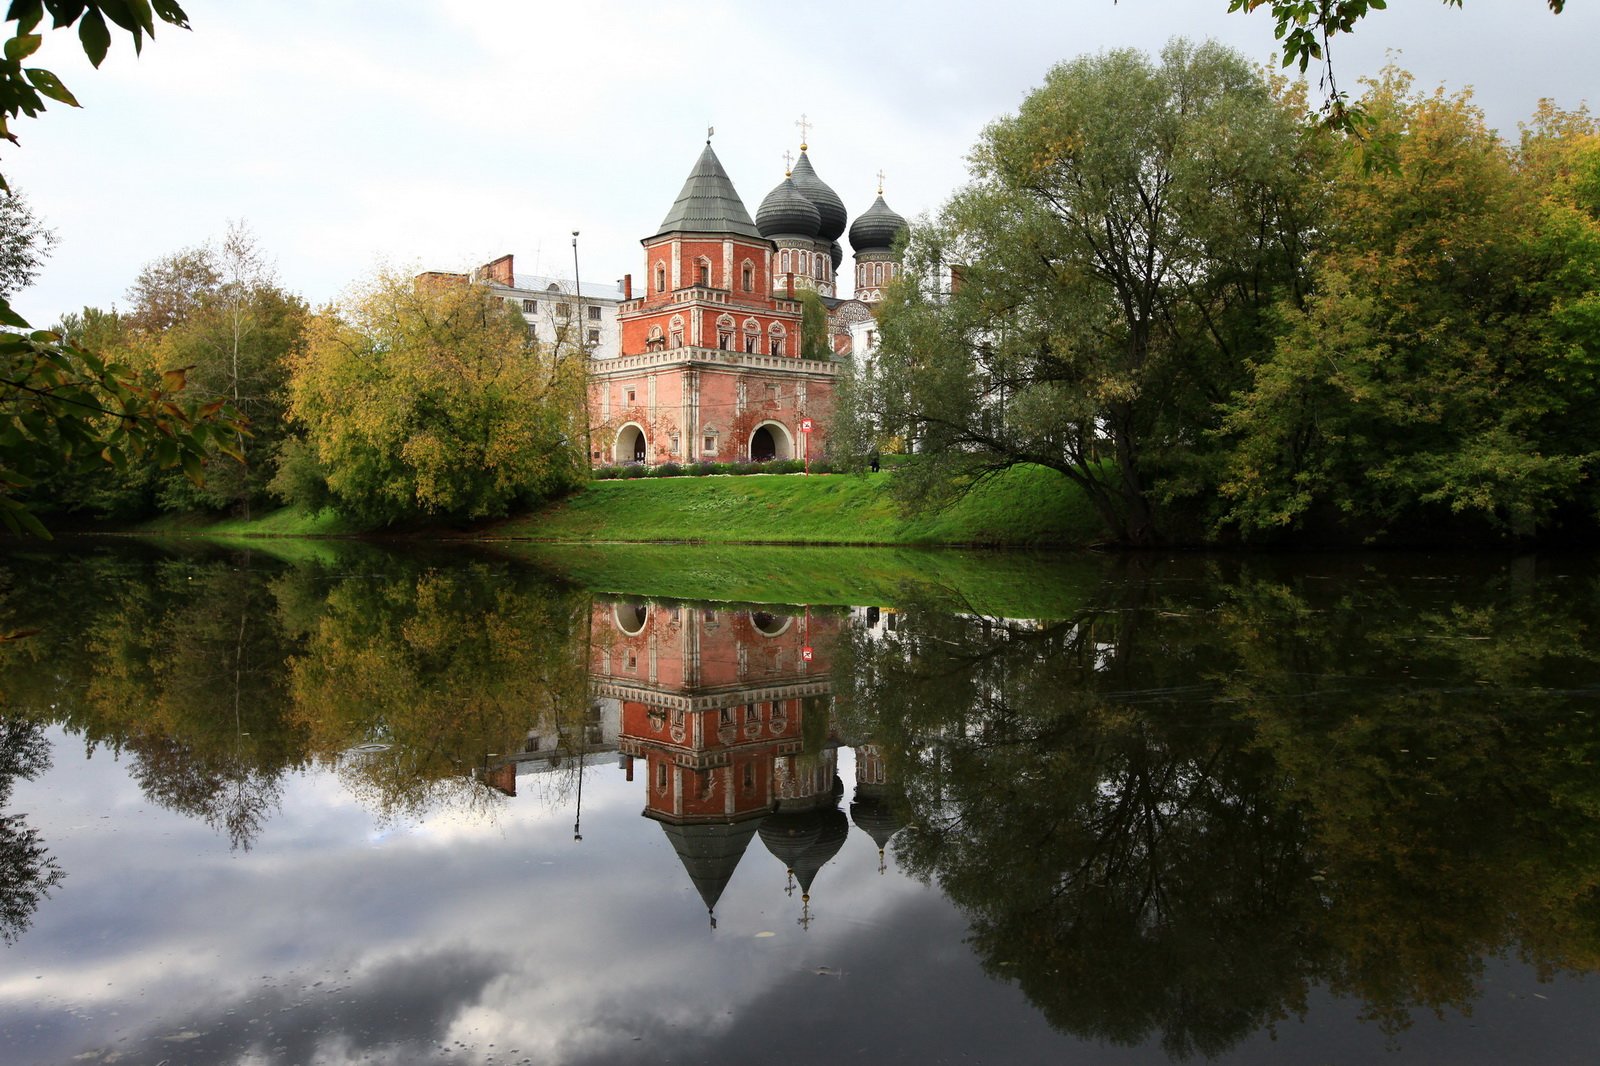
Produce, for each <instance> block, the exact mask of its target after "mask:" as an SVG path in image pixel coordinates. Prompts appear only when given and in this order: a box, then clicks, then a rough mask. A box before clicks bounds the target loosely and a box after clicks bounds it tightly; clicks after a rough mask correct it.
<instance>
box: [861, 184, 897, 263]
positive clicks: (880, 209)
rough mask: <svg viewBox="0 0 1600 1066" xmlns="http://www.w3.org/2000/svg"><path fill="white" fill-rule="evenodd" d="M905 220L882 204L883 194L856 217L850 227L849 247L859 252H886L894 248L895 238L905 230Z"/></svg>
mask: <svg viewBox="0 0 1600 1066" xmlns="http://www.w3.org/2000/svg"><path fill="white" fill-rule="evenodd" d="M906 228H907V227H906V220H905V219H904V218H902V217H901V216H900V215H898V214H896V213H895V212H894V211H893V210H891V209H890V207H889V205H888V204H886V203H884V202H883V194H882V193H879V194H878V198H877V199H876V200H874V201H872V206H871V207H869V208H867V209H866V211H864V212H862V213H861V214H860V215H858V216H857V217H856V221H855V224H854V225H853V226H851V227H850V247H852V248H854V249H855V250H856V253H857V254H860V253H861V252H887V251H888V250H889V249H891V248H893V247H894V242H895V239H896V238H897V237H899V236H900V234H901V233H902V232H904V231H905V229H906Z"/></svg>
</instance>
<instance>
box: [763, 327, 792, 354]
mask: <svg viewBox="0 0 1600 1066" xmlns="http://www.w3.org/2000/svg"><path fill="white" fill-rule="evenodd" d="M767 339H768V341H769V342H770V344H771V347H770V351H771V352H772V354H773V355H783V354H784V342H785V341H786V340H787V339H788V338H787V337H786V336H785V330H784V328H783V323H781V322H774V323H773V324H772V328H771V329H769V330H768V331H767Z"/></svg>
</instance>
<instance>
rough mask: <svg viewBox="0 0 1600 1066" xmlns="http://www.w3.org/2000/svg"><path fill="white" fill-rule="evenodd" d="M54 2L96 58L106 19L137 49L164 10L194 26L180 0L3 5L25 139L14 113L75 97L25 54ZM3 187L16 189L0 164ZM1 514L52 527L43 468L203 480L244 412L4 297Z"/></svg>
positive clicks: (3, 124)
mask: <svg viewBox="0 0 1600 1066" xmlns="http://www.w3.org/2000/svg"><path fill="white" fill-rule="evenodd" d="M47 10H48V12H49V13H50V15H51V16H52V18H53V21H54V26H55V27H56V28H58V29H59V28H64V27H69V26H72V25H74V24H76V25H77V26H78V38H79V41H80V42H81V43H82V46H83V50H84V53H85V54H86V55H87V56H88V57H89V60H90V62H92V63H93V64H94V65H95V66H99V65H100V62H101V61H102V60H103V59H104V58H105V55H106V51H107V50H108V49H109V47H110V45H111V32H110V28H109V27H108V26H107V25H106V22H107V20H108V19H109V20H110V21H111V22H112V23H114V24H115V25H117V26H118V27H119V28H121V29H122V30H124V31H126V32H127V33H128V34H129V35H130V36H131V37H132V38H133V44H134V50H135V51H138V50H139V49H140V48H142V47H143V42H144V38H145V37H146V36H152V37H153V36H154V35H155V20H156V19H157V18H159V19H160V20H161V21H163V22H166V23H169V24H171V25H176V26H180V27H183V28H188V17H187V16H186V15H185V14H184V13H183V9H182V8H181V7H179V6H178V4H176V3H175V2H174V0H148V2H147V0H16V2H15V3H13V4H12V5H11V7H10V8H9V9H8V11H7V14H6V21H8V22H11V23H14V24H15V29H14V32H13V34H12V36H11V37H10V39H9V40H7V41H6V42H5V54H4V58H3V60H0V136H3V137H5V138H6V139H7V140H10V141H12V142H13V143H15V142H16V139H17V138H16V134H15V133H13V132H12V129H11V123H12V122H13V120H15V119H16V117H17V116H18V115H27V116H28V117H30V118H31V117H33V116H36V115H38V114H39V113H40V112H42V111H43V110H44V109H45V100H46V99H49V100H54V101H56V102H58V103H63V104H66V105H68V106H69V107H76V106H78V103H77V100H75V99H74V98H73V96H72V94H71V92H69V91H68V90H67V88H66V86H65V85H63V84H62V83H61V80H60V79H59V78H57V77H56V76H55V75H54V74H53V73H51V72H50V71H48V70H45V69H44V68H42V67H24V66H23V65H22V64H23V62H24V61H25V60H26V59H27V58H28V57H29V56H31V55H32V54H33V53H34V52H36V51H37V50H38V49H39V46H40V45H41V44H42V43H43V37H42V36H41V35H40V34H36V33H34V32H33V31H34V29H36V28H37V27H38V25H39V23H40V21H41V20H42V19H43V18H44V14H45V12H46V11H47ZM0 191H6V192H8V191H9V187H8V186H7V185H6V183H5V179H4V177H3V175H0ZM0 326H5V327H10V328H11V329H13V330H17V331H19V332H16V333H5V334H0V521H3V522H4V523H5V524H6V526H7V527H8V528H10V529H12V530H13V531H17V530H28V531H30V532H33V533H35V534H39V535H47V534H46V533H45V529H44V526H43V525H41V524H40V522H39V520H38V519H37V518H36V517H34V515H33V514H32V513H31V512H30V511H29V509H28V506H27V505H26V504H25V503H24V502H23V500H22V499H21V498H19V497H20V496H21V494H23V493H25V492H26V491H27V489H28V488H29V487H30V486H32V485H33V484H34V483H35V481H36V479H37V478H38V477H39V476H41V475H44V474H48V473H50V472H54V471H59V470H61V469H64V468H72V467H81V466H83V465H84V464H87V463H93V462H107V463H110V464H112V465H113V466H115V467H117V468H119V469H120V468H123V467H125V466H126V464H127V462H128V461H129V460H130V459H136V460H139V459H148V460H153V461H154V462H155V463H157V464H159V465H163V466H176V465H181V466H182V468H183V469H184V471H185V473H186V474H187V475H188V476H190V477H192V478H195V479H199V478H200V477H201V476H202V468H203V465H204V463H205V460H206V457H207V455H208V454H209V453H210V452H211V451H213V450H215V449H217V448H221V449H223V450H226V449H228V448H231V447H232V442H231V439H230V438H231V435H232V433H233V432H234V431H235V430H236V429H237V427H238V423H237V422H236V421H235V419H234V418H233V412H231V411H229V410H228V409H227V407H226V405H224V404H217V405H215V406H212V405H205V406H201V405H198V404H195V403H192V402H190V401H188V400H187V398H184V397H181V396H180V395H179V393H181V391H182V388H183V385H184V373H183V371H182V370H170V371H167V372H165V373H163V374H159V375H157V374H150V373H139V372H137V371H135V370H134V369H132V368H130V367H128V366H126V365H123V364H120V363H117V362H113V361H111V360H108V359H105V358H103V357H101V356H99V355H96V354H94V353H91V352H86V351H83V350H81V349H77V348H73V347H71V346H69V345H66V344H63V343H62V342H61V339H60V338H59V337H58V336H57V335H56V334H54V333H50V332H48V331H44V330H39V331H33V332H26V331H28V330H29V328H30V327H29V325H28V323H27V321H26V320H25V319H24V318H22V316H21V315H18V314H17V313H16V312H15V311H13V310H12V309H11V305H10V303H9V301H7V300H5V299H4V298H0Z"/></svg>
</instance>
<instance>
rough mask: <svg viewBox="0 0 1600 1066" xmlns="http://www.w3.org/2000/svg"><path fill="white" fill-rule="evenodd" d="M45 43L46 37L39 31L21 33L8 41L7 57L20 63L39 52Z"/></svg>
mask: <svg viewBox="0 0 1600 1066" xmlns="http://www.w3.org/2000/svg"><path fill="white" fill-rule="evenodd" d="M43 43H44V37H42V36H41V35H39V34H37V33H19V34H18V35H17V36H15V37H13V38H11V40H9V41H7V42H6V58H7V59H9V60H10V61H11V62H13V63H20V62H22V61H23V60H24V59H27V58H28V57H29V56H31V55H33V53H35V52H37V51H38V50H39V45H41V44H43Z"/></svg>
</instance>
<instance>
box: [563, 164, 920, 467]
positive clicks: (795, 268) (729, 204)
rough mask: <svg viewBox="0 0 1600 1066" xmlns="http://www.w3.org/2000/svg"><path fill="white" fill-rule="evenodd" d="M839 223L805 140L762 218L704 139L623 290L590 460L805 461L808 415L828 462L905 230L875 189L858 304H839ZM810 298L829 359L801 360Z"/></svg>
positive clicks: (858, 229)
mask: <svg viewBox="0 0 1600 1066" xmlns="http://www.w3.org/2000/svg"><path fill="white" fill-rule="evenodd" d="M845 221H846V218H845V208H844V204H843V202H842V201H841V200H840V198H839V196H838V194H837V193H835V192H834V191H833V190H832V189H831V188H829V187H828V186H827V185H826V184H825V183H823V182H822V180H821V179H820V178H818V177H817V175H816V172H815V170H814V169H813V167H812V165H811V162H810V159H809V158H808V157H807V155H806V146H805V145H803V144H802V145H801V154H800V158H799V160H798V161H797V162H796V163H795V165H794V167H793V169H792V170H791V171H790V172H789V173H788V174H786V175H785V177H784V180H783V181H782V182H781V183H780V184H779V185H778V186H777V188H775V189H773V191H772V192H771V193H770V194H769V195H768V196H767V197H766V199H765V200H763V201H762V204H761V206H760V209H759V210H758V211H757V213H756V217H755V218H754V219H752V218H751V217H750V213H749V212H748V211H747V210H746V209H745V206H744V202H743V201H742V200H740V198H739V194H738V193H737V192H736V191H735V190H734V187H733V182H732V181H731V180H730V179H729V177H728V174H727V172H726V171H725V170H723V168H722V164H721V162H719V161H718V159H717V155H716V153H715V152H714V151H713V150H712V148H711V142H710V140H709V139H708V140H707V141H706V146H705V150H704V151H702V152H701V153H700V158H699V159H698V160H697V161H696V162H695V165H694V168H693V169H692V170H691V171H690V172H689V176H688V179H687V180H686V181H685V182H684V184H683V189H682V191H681V192H679V194H678V198H677V200H676V201H675V202H674V203H673V205H672V208H671V209H670V210H669V211H668V212H667V215H666V217H665V218H664V219H663V220H662V222H661V225H660V227H659V228H658V229H657V231H656V233H655V234H654V235H652V236H649V237H646V238H644V240H643V241H641V243H642V244H643V246H644V252H645V262H644V275H643V278H644V280H643V284H642V285H641V286H639V288H640V289H642V291H640V292H635V286H634V284H633V280H632V276H631V275H630V276H629V278H627V279H625V280H624V292H623V302H622V303H621V305H620V306H619V307H618V309H617V322H618V326H619V331H620V351H619V352H616V353H614V354H613V353H606V354H601V353H597V354H596V356H595V357H594V358H592V359H590V361H589V371H590V395H589V400H590V412H589V413H590V434H591V436H590V455H591V458H592V460H593V461H594V462H595V463H597V464H609V463H629V462H644V463H664V462H679V463H686V462H696V461H716V462H730V461H737V460H744V459H753V460H758V461H759V460H764V459H774V458H777V459H786V458H799V457H801V455H802V452H803V451H804V450H806V449H807V447H808V445H807V443H806V439H805V437H804V436H803V434H802V424H803V422H804V420H806V419H810V421H811V424H812V430H813V431H812V432H811V433H810V435H809V454H810V455H811V457H813V458H817V457H819V456H821V455H822V454H823V452H824V450H825V449H826V447H827V434H828V425H829V416H830V414H831V408H832V400H833V389H834V381H835V379H836V377H837V375H838V372H839V368H840V365H841V360H842V359H844V358H846V357H848V356H849V355H850V354H851V352H852V349H853V348H854V347H855V346H856V344H857V342H856V341H855V340H853V337H857V338H862V337H867V336H870V333H869V332H868V331H867V330H866V329H865V328H864V325H865V324H869V323H870V322H871V321H872V318H873V312H872V308H871V306H870V305H871V302H872V301H874V300H876V299H878V298H880V297H881V287H882V285H883V284H884V283H886V281H887V280H888V279H889V278H892V277H893V275H894V273H895V271H896V270H897V269H898V264H897V263H895V262H894V261H893V257H892V254H891V249H892V246H893V244H894V240H895V237H896V236H897V235H898V233H899V232H900V231H901V230H903V229H904V228H905V220H904V219H903V218H901V217H900V216H899V215H896V214H894V212H892V211H890V210H889V208H888V207H887V206H886V205H885V204H884V203H883V198H882V196H881V189H880V196H879V198H878V200H877V202H876V203H874V204H873V205H872V207H871V208H870V209H869V210H868V211H866V212H864V213H863V214H862V215H861V216H860V217H859V218H858V219H857V221H856V225H855V226H853V227H851V231H850V240H851V244H852V246H853V247H854V250H855V253H856V275H857V278H856V281H857V285H856V293H857V298H855V299H839V298H837V297H836V296H835V291H836V290H835V277H836V272H837V270H838V268H839V266H840V265H841V263H842V261H843V258H844V254H843V250H842V249H841V247H840V245H839V243H838V239H839V237H840V236H842V235H843V233H844V227H845ZM863 272H865V273H864V274H863ZM863 276H865V277H866V279H867V282H866V284H865V285H863V283H862V277H863ZM802 289H811V290H813V291H815V292H816V293H817V294H818V295H819V296H821V297H822V299H823V302H824V304H825V306H826V307H827V308H828V312H829V314H828V320H829V330H828V332H829V347H830V349H831V351H830V354H829V356H828V357H826V358H805V357H803V356H802V354H801V303H800V300H799V299H798V294H799V291H800V290H802Z"/></svg>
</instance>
